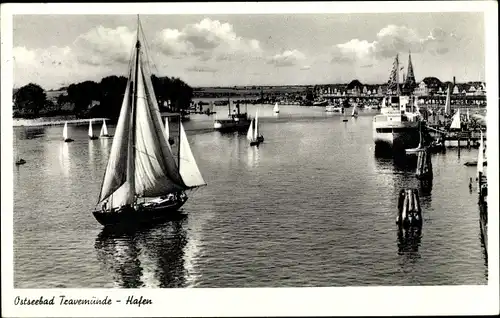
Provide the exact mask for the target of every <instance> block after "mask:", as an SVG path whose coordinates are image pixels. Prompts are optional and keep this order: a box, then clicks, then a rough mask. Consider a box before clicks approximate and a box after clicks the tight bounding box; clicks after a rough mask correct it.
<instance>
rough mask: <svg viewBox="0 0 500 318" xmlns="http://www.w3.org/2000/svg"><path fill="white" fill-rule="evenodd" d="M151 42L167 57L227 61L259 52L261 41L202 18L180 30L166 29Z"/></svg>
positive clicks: (225, 25) (216, 21)
mask: <svg viewBox="0 0 500 318" xmlns="http://www.w3.org/2000/svg"><path fill="white" fill-rule="evenodd" d="M153 44H154V45H155V46H157V47H158V49H159V51H161V52H162V53H163V54H165V55H167V56H173V57H179V56H194V57H196V58H197V59H199V60H205V61H206V60H209V59H214V60H217V61H221V60H229V59H235V58H241V57H248V56H250V57H251V56H256V55H257V56H258V55H260V54H261V53H262V49H261V47H260V42H259V41H257V40H255V39H245V38H243V37H240V36H238V35H236V33H235V32H234V30H233V26H232V25H231V24H229V23H221V22H220V21H218V20H211V19H209V18H205V19H203V20H202V21H200V22H199V23H195V24H188V25H186V26H185V27H184V28H183V29H182V30H177V29H165V30H162V31H161V32H159V33H158V34H157V36H156V37H155V39H154V41H153Z"/></svg>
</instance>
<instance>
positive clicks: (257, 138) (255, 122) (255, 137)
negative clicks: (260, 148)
mask: <svg viewBox="0 0 500 318" xmlns="http://www.w3.org/2000/svg"><path fill="white" fill-rule="evenodd" d="M247 139H248V141H250V146H257V145H259V144H260V143H261V142H264V136H262V135H261V134H260V133H259V112H258V111H257V112H256V113H255V118H253V119H252V122H251V123H250V127H249V128H248V132H247Z"/></svg>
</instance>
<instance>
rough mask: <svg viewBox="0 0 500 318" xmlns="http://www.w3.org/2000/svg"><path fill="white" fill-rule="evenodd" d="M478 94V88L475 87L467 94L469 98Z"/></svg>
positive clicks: (472, 86)
mask: <svg viewBox="0 0 500 318" xmlns="http://www.w3.org/2000/svg"><path fill="white" fill-rule="evenodd" d="M475 94H476V88H475V87H474V85H471V87H470V88H469V91H468V92H467V93H466V95H467V96H474V95H475Z"/></svg>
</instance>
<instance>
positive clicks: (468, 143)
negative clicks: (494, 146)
mask: <svg viewBox="0 0 500 318" xmlns="http://www.w3.org/2000/svg"><path fill="white" fill-rule="evenodd" d="M426 129H427V132H429V133H430V135H431V136H433V137H434V138H436V139H439V141H440V143H441V145H442V146H443V147H444V146H446V141H448V142H449V141H456V142H457V147H459V148H460V147H462V146H465V147H467V148H469V147H476V146H478V145H479V141H480V140H481V132H483V140H486V129H467V130H458V131H455V130H448V129H445V127H444V126H443V125H433V124H426ZM461 142H463V143H461Z"/></svg>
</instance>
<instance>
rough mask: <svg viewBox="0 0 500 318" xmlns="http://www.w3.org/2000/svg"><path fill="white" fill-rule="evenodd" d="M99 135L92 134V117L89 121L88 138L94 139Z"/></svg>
mask: <svg viewBox="0 0 500 318" xmlns="http://www.w3.org/2000/svg"><path fill="white" fill-rule="evenodd" d="M97 138H99V137H97V136H96V135H94V130H93V129H92V119H91V120H90V121H89V139H90V140H95V139H97Z"/></svg>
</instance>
